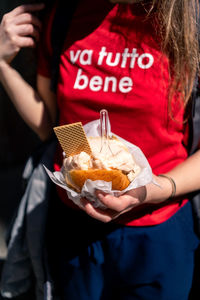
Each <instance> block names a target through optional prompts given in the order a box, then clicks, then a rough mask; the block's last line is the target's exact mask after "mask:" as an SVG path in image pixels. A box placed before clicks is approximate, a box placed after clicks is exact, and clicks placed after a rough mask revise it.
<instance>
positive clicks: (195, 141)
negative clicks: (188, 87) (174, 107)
mask: <svg viewBox="0 0 200 300" xmlns="http://www.w3.org/2000/svg"><path fill="white" fill-rule="evenodd" d="M199 143H200V89H199V78H198V76H197V77H196V80H195V84H194V88H193V92H192V111H191V118H190V149H189V150H190V154H192V153H194V152H195V151H196V150H197V149H198V146H199Z"/></svg>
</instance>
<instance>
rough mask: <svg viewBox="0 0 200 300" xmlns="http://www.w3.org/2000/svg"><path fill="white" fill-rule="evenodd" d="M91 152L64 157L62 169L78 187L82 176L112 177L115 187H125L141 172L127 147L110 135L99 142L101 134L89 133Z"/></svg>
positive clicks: (101, 178) (84, 177)
mask: <svg viewBox="0 0 200 300" xmlns="http://www.w3.org/2000/svg"><path fill="white" fill-rule="evenodd" d="M88 142H89V144H90V147H91V150H92V154H91V155H89V154H87V153H86V152H80V153H79V154H77V155H74V156H69V157H67V158H65V159H64V163H63V173H64V176H65V178H66V182H67V184H68V185H70V186H71V187H72V188H74V189H75V190H81V188H82V186H83V184H84V182H85V180H87V179H91V180H105V181H112V188H113V189H115V190H123V189H125V188H126V187H127V186H128V185H129V184H130V182H131V181H133V180H134V178H135V177H136V176H137V174H138V173H139V172H140V167H139V166H138V165H137V164H136V162H135V161H134V158H133V155H132V154H131V153H130V152H129V150H128V148H127V147H126V146H125V145H124V144H123V143H122V142H121V141H120V140H118V139H117V138H115V137H112V138H109V140H108V141H107V142H106V141H105V143H103V145H102V141H101V138H100V137H89V138H88Z"/></svg>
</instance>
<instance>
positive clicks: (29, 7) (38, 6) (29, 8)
mask: <svg viewBox="0 0 200 300" xmlns="http://www.w3.org/2000/svg"><path fill="white" fill-rule="evenodd" d="M44 7H45V5H44V3H35V4H24V5H20V6H18V7H16V8H15V9H13V10H12V11H11V12H10V13H9V14H10V16H18V15H20V14H23V13H25V12H31V13H33V12H37V11H40V10H42V9H44Z"/></svg>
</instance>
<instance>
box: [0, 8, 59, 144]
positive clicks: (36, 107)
mask: <svg viewBox="0 0 200 300" xmlns="http://www.w3.org/2000/svg"><path fill="white" fill-rule="evenodd" d="M42 8H43V5H41V4H37V5H23V6H19V7H17V8H16V9H14V10H13V11H11V12H10V13H8V14H6V15H4V17H3V19H2V22H1V25H0V49H1V50H0V82H1V83H2V84H3V86H4V88H5V90H6V91H7V93H8V95H9V96H10V99H11V100H12V102H13V104H14V105H15V107H16V109H17V111H18V112H19V114H20V115H21V117H22V118H23V119H24V121H25V122H26V123H27V124H28V125H29V126H30V127H31V128H32V129H33V130H34V131H35V132H36V133H37V134H38V136H39V137H40V138H41V139H42V140H45V139H47V138H48V137H49V136H50V135H51V132H52V126H53V125H54V123H55V119H56V101H55V95H54V94H53V93H52V92H51V91H50V79H49V78H45V77H43V76H38V80H37V84H38V92H36V91H35V90H34V89H33V88H32V87H31V86H30V85H29V84H27V83H26V82H25V81H24V80H23V78H22V77H21V75H20V74H19V73H18V72H17V71H16V70H14V69H13V68H12V67H11V66H10V65H9V62H10V61H11V60H12V59H13V58H14V57H15V55H16V54H17V53H18V52H19V50H20V49H21V47H33V46H34V45H35V41H36V40H37V39H38V35H39V27H40V22H39V20H38V19H37V18H36V17H34V16H33V14H32V13H33V12H34V11H38V10H40V9H42Z"/></svg>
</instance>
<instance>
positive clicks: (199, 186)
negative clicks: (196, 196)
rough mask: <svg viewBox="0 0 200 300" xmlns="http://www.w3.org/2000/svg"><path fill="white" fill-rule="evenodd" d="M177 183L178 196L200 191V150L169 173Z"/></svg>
mask: <svg viewBox="0 0 200 300" xmlns="http://www.w3.org/2000/svg"><path fill="white" fill-rule="evenodd" d="M167 174H168V175H169V176H171V177H172V178H173V179H174V181H175V182H176V195H177V196H181V195H185V194H188V193H191V192H194V191H197V190H200V150H198V151H197V152H196V153H194V154H193V155H191V156H189V157H188V158H187V159H186V160H185V161H184V162H183V163H181V164H179V165H178V166H176V167H175V168H174V169H172V170H171V171H170V172H168V173H167Z"/></svg>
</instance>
